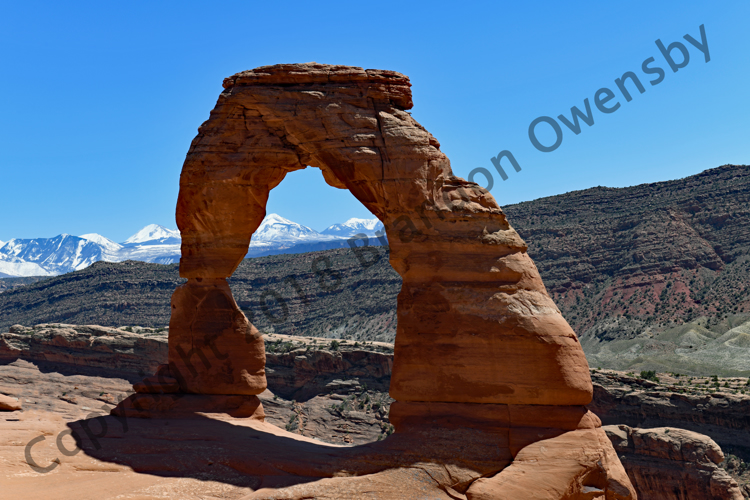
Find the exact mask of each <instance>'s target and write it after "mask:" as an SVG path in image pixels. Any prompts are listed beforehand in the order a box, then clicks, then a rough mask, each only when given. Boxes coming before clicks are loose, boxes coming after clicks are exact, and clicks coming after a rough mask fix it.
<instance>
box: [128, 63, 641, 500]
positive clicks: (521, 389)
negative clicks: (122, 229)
mask: <svg viewBox="0 0 750 500" xmlns="http://www.w3.org/2000/svg"><path fill="white" fill-rule="evenodd" d="M409 87H410V83H409V80H408V78H406V77H405V76H403V75H401V74H399V73H395V72H392V71H380V70H363V69H361V68H355V67H347V66H327V65H321V64H316V63H310V64H302V65H277V66H269V67H262V68H258V69H255V70H252V71H245V72H242V73H238V74H237V75H234V76H233V77H231V78H228V79H226V80H225V81H224V88H225V90H224V92H222V94H221V96H220V97H219V101H218V103H217V105H216V107H215V108H214V110H213V111H212V112H211V117H210V118H209V120H208V121H206V122H205V123H204V124H203V125H202V126H201V127H200V129H199V133H198V136H197V137H196V138H195V139H194V140H193V143H192V145H191V147H190V151H189V152H188V155H187V159H186V160H185V164H184V166H183V170H182V174H181V177H180V194H179V198H178V202H177V225H178V227H179V229H180V231H181V234H182V259H181V261H180V275H181V276H182V277H183V278H187V279H188V281H187V283H186V284H184V285H182V286H180V287H179V288H178V289H177V291H176V292H175V294H174V295H173V298H172V317H171V321H170V334H169V373H168V375H169V376H170V377H173V378H174V379H176V380H178V381H179V387H180V390H181V391H182V392H183V393H188V394H203V395H206V398H209V397H210V395H224V396H228V395H245V396H253V395H255V394H260V393H261V392H262V391H263V390H264V389H265V388H266V378H265V372H264V368H263V367H264V363H265V359H264V350H263V347H262V345H263V344H262V343H263V340H262V338H261V336H260V335H259V334H258V332H257V329H255V327H253V326H252V324H250V322H249V321H248V320H247V319H246V318H245V316H244V314H243V313H242V312H241V310H240V309H239V308H238V306H237V304H236V303H235V301H234V299H233V297H232V295H231V292H230V291H229V288H228V286H227V284H226V279H227V278H228V277H229V276H231V274H232V273H233V272H234V270H235V269H236V268H237V266H238V265H239V263H240V261H241V260H242V259H243V258H244V256H245V254H246V252H247V248H248V244H249V242H250V237H251V235H252V234H253V232H254V231H255V230H256V229H257V227H258V226H259V225H260V223H261V221H262V220H263V217H264V216H265V213H266V202H267V200H268V195H269V191H270V190H271V189H273V188H274V187H275V186H277V185H278V184H279V183H280V182H281V181H282V180H283V179H284V177H285V175H286V174H287V173H288V172H291V171H294V170H299V169H302V168H306V167H307V166H312V167H316V168H320V169H321V171H322V173H323V177H324V179H325V180H326V182H327V183H328V184H330V185H331V186H333V187H336V188H341V189H348V190H349V191H350V192H351V193H352V194H353V195H354V196H355V197H356V198H357V199H358V200H360V201H361V202H362V204H363V205H365V207H367V208H368V209H369V210H370V211H371V212H372V213H373V214H374V215H375V216H377V217H378V218H379V219H380V220H381V221H382V222H383V224H384V225H385V228H386V232H387V236H388V241H389V246H390V262H391V265H392V266H393V268H394V269H395V270H396V271H397V272H398V273H399V274H400V275H401V277H402V279H403V285H402V288H401V292H400V293H399V296H398V310H397V317H398V325H397V334H396V343H395V351H394V364H393V372H392V378H391V386H390V393H391V396H392V397H393V398H394V399H396V400H397V401H398V403H397V404H396V403H394V404H393V405H392V406H391V420H392V422H393V424H394V426H395V427H396V431H397V432H396V436H394V437H393V439H389V440H387V441H386V442H384V443H383V444H382V445H381V446H380V447H378V448H377V452H375V451H373V452H374V453H375V454H376V455H377V456H378V457H379V458H378V459H377V460H375V459H374V458H373V457H372V456H368V457H367V458H366V459H365V458H364V457H363V456H362V455H358V457H359V458H358V459H357V460H364V461H363V462H361V464H360V465H357V463H358V461H357V460H355V459H354V458H353V457H352V458H351V459H350V461H351V460H353V461H352V462H351V464H350V466H349V467H351V468H352V469H353V470H352V473H353V474H355V475H361V474H372V473H378V472H382V471H387V470H391V469H397V468H398V467H400V466H403V465H404V462H403V460H405V459H406V457H410V458H408V460H409V461H415V460H417V461H425V460H427V461H430V462H433V464H436V463H437V464H440V463H442V464H445V466H446V467H447V466H448V464H454V465H456V464H457V461H458V462H461V463H462V464H463V465H462V466H461V468H460V472H459V471H458V469H455V470H454V469H452V472H451V473H450V474H447V475H445V473H444V471H443V472H441V470H442V469H441V467H443V466H437V468H435V467H434V466H433V467H430V469H431V472H430V474H432V477H443V476H444V477H443V479H440V480H439V483H440V485H441V486H445V487H450V488H453V489H454V490H456V491H458V492H459V493H462V494H463V493H464V492H466V494H467V495H469V492H470V491H471V490H470V489H469V487H470V486H471V483H472V482H473V481H475V480H476V479H477V478H479V477H481V476H490V475H494V474H496V473H497V472H498V471H502V470H503V469H504V468H505V467H506V466H507V465H508V464H509V463H510V461H511V460H512V458H513V457H514V456H517V457H523V460H525V461H526V462H527V463H528V464H531V463H536V464H537V465H535V466H533V467H532V468H531V469H529V470H534V471H535V474H537V473H538V474H551V475H552V476H553V480H551V481H552V482H554V484H555V486H556V487H555V488H553V489H549V488H547V487H546V486H544V484H545V483H535V482H534V481H526V482H525V483H524V489H525V491H526V493H527V494H528V497H529V498H531V497H538V498H563V497H565V498H593V497H595V496H600V497H601V496H604V497H606V498H608V499H614V498H631V497H632V496H633V490H632V488H631V486H630V485H629V483H628V481H627V477H626V476H625V473H624V471H623V469H622V466H621V465H620V464H619V462H618V460H617V457H616V455H614V453H613V450H612V449H611V445H610V444H609V442H608V440H607V439H606V437H605V436H604V432H603V431H602V430H601V428H600V421H599V419H598V418H597V417H596V416H594V415H593V414H592V413H590V412H588V411H587V410H586V409H585V407H584V405H586V404H588V403H589V402H590V401H591V397H592V385H591V380H590V377H589V372H588V365H587V363H586V359H585V357H584V354H583V350H582V349H581V346H580V344H579V343H578V339H577V338H576V335H575V333H574V332H573V330H572V329H571V328H570V326H569V325H568V323H567V322H566V321H565V319H564V318H563V317H562V315H561V314H560V312H559V310H558V309H557V307H556V306H555V304H554V302H553V301H552V300H551V299H550V297H549V295H548V294H547V291H546V289H545V287H544V284H543V283H542V280H541V278H540V276H539V273H538V272H537V269H536V267H535V266H534V263H533V262H532V261H531V259H530V258H529V256H528V254H527V253H526V249H527V247H526V244H525V243H524V241H523V240H522V239H521V238H520V237H519V235H518V234H517V233H516V231H515V230H514V229H513V228H512V227H511V226H510V224H509V223H508V221H507V219H506V217H505V215H504V214H503V211H502V210H501V209H500V207H499V206H498V204H497V202H496V201H495V199H494V198H493V197H492V196H491V195H490V194H489V193H488V192H487V191H486V190H484V189H483V188H481V187H479V186H478V185H477V184H475V183H471V182H467V181H465V180H463V179H461V178H458V177H456V176H454V175H453V173H452V171H451V168H450V162H449V160H448V158H447V157H446V156H445V154H443V153H442V152H441V151H440V144H439V142H438V141H437V140H436V139H435V138H434V137H433V136H432V135H431V134H430V133H429V132H427V130H425V129H424V127H422V126H421V125H420V124H419V123H417V122H416V121H415V120H414V119H413V118H412V117H411V115H410V114H409V113H408V112H407V111H406V110H408V109H409V108H411V106H412V101H411V92H410V90H409ZM319 264H320V265H319V267H317V268H316V271H319V273H320V281H321V284H322V286H325V285H324V283H326V280H328V281H329V282H330V281H331V280H332V278H333V279H335V278H334V277H333V276H331V273H330V270H329V267H330V265H329V263H326V262H325V261H322V262H319ZM326 271H329V272H328V273H326ZM316 274H317V273H316ZM519 367H523V369H519ZM140 397H141V398H153V396H152V395H141V396H140ZM206 400H207V401H208V399H206ZM131 403H134V401H131ZM170 404H171V403H170ZM207 404H208V403H207ZM556 439H557V440H558V441H554V440H556ZM549 440H553V441H552V442H554V443H558V442H560V443H564V446H565V447H567V448H569V449H571V451H570V453H569V454H567V455H566V456H565V457H564V458H563V457H560V460H562V461H563V462H564V463H565V465H564V466H560V467H556V466H555V465H554V460H553V458H554V457H550V456H548V455H546V451H545V450H546V449H547V447H546V446H545V445H539V446H530V445H533V444H534V443H537V442H547V441H549ZM552 442H551V443H550V446H552ZM457 446H458V447H460V449H461V451H450V450H452V448H455V447H457ZM561 446H563V445H561ZM397 450H398V452H397V453H396V451H397ZM405 450H408V452H406V451H405ZM369 453H370V452H368V454H369ZM386 457H387V458H386ZM396 457H400V458H398V459H397V458H396ZM583 457H586V458H585V459H584V458H583ZM591 457H595V458H594V459H591ZM375 462H377V463H378V464H379V465H378V466H377V467H373V465H372V464H373V463H375ZM574 463H576V464H577V465H576V466H573V464H574ZM366 464H367V465H366ZM456 466H457V465H456ZM451 467H453V466H451ZM519 467H520V466H518V467H516V468H515V469H514V468H512V467H511V468H508V470H509V472H508V473H507V474H513V473H514V472H513V471H515V470H516V469H517V468H519ZM523 472H524V471H521V474H523ZM387 473H388V474H391V473H394V472H387ZM504 473H505V471H503V472H500V474H499V475H497V476H496V477H500V478H502V477H505V476H503V474H504ZM328 474H331V470H330V467H328V468H326V473H325V476H327V475H328ZM435 474H436V475H437V476H435ZM527 477H528V476H527ZM352 484H354V483H352ZM558 486H559V488H558ZM560 488H561V489H560ZM591 488H593V489H591ZM319 489H320V488H319V485H314V486H309V487H305V488H302V489H301V490H303V491H302V492H301V493H300V491H299V490H298V491H297V492H295V493H294V494H291V493H290V496H289V498H297V496H295V495H308V496H309V495H313V496H316V495H317V493H313V492H317V491H319ZM501 490H502V488H501ZM561 495H562V496H561ZM511 496H512V495H511ZM282 497H284V498H287V497H286V496H283V495H282ZM279 498H281V497H279ZM498 498H500V497H498ZM502 498H505V497H502Z"/></svg>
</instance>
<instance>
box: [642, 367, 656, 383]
mask: <svg viewBox="0 0 750 500" xmlns="http://www.w3.org/2000/svg"><path fill="white" fill-rule="evenodd" d="M641 378H642V379H644V380H650V381H652V382H657V383H658V382H659V377H657V376H656V372H655V371H654V370H644V371H642V372H641Z"/></svg>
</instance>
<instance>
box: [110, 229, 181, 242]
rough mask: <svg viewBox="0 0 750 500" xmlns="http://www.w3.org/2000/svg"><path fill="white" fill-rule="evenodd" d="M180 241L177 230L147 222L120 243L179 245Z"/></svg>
mask: <svg viewBox="0 0 750 500" xmlns="http://www.w3.org/2000/svg"><path fill="white" fill-rule="evenodd" d="M181 241H182V240H181V239H180V232H179V231H177V230H175V229H167V228H166V227H164V226H160V225H158V224H149V225H148V226H146V227H144V228H143V229H141V230H140V231H138V232H137V233H135V234H134V235H133V236H131V237H130V238H128V239H127V240H125V242H124V243H123V244H122V245H123V246H129V245H174V244H177V245H179V244H180V242H181Z"/></svg>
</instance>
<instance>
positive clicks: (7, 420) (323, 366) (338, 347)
mask: <svg viewBox="0 0 750 500" xmlns="http://www.w3.org/2000/svg"><path fill="white" fill-rule="evenodd" d="M13 331H14V332H16V333H7V334H3V335H0V394H6V395H11V396H14V397H17V398H19V399H20V401H21V403H22V405H23V411H22V412H12V413H2V414H0V415H1V416H2V417H4V419H0V431H1V432H2V434H1V435H2V444H0V460H1V461H0V463H1V464H4V465H3V471H2V472H0V474H4V475H5V477H6V478H7V479H8V480H9V481H10V483H9V484H16V485H17V487H18V488H19V490H18V491H23V487H24V486H23V484H24V483H23V479H22V478H24V477H29V476H30V475H31V476H33V475H37V474H39V473H38V472H33V473H32V471H31V470H30V469H29V467H28V464H27V463H26V461H25V459H23V458H22V456H23V448H24V446H25V445H26V444H27V443H28V442H29V440H31V439H33V438H34V437H37V436H38V435H40V433H41V434H42V435H45V436H48V437H50V436H53V437H54V436H59V433H60V432H61V431H63V430H65V429H67V428H69V427H68V424H69V423H70V422H76V421H79V420H81V419H88V420H91V419H94V421H97V422H100V421H101V419H100V420H96V419H97V418H98V416H101V415H106V414H108V413H109V410H110V409H111V408H113V407H114V406H115V405H116V404H117V403H118V402H119V401H121V400H122V399H124V398H125V397H127V396H128V395H129V394H130V393H132V384H133V383H135V382H137V381H140V380H141V378H142V376H143V374H144V373H147V372H149V373H150V372H152V371H153V367H154V366H156V365H157V364H158V363H159V362H160V359H158V358H160V357H162V356H165V353H166V351H165V350H163V349H162V347H159V346H160V345H163V347H165V346H166V332H165V331H157V330H156V329H148V328H138V327H126V328H124V329H114V328H105V327H95V326H88V327H80V326H71V325H39V326H36V327H33V328H26V327H21V326H16V327H14V328H13ZM264 338H265V342H266V355H267V376H268V381H269V390H267V391H266V392H264V393H263V394H261V396H260V397H261V400H262V402H263V406H264V408H265V412H266V420H267V422H268V423H270V424H273V425H274V426H276V427H277V428H278V429H280V431H278V432H283V433H284V435H286V436H292V437H294V436H296V437H294V439H303V440H304V439H315V440H316V442H321V443H330V444H331V445H332V446H369V445H368V443H377V442H379V441H384V440H386V438H388V436H389V435H390V434H391V433H392V432H393V427H392V426H391V424H390V422H389V421H388V411H389V407H390V404H391V402H392V400H391V399H390V397H389V396H388V384H389V380H390V369H391V366H392V355H393V346H392V345H391V344H388V343H381V342H359V341H346V340H336V339H326V338H315V337H298V336H286V335H277V334H268V335H265V336H264ZM146 351H147V352H148V353H150V356H149V355H146V354H145V352H146ZM83 353H86V356H87V358H86V360H87V361H86V362H87V364H86V365H81V364H79V365H75V364H72V362H71V361H72V360H75V359H82V358H81V356H82V354H83ZM160 353H161V354H160ZM19 354H22V356H20V357H19V356H18V355H19ZM138 359H140V360H141V361H140V364H139V363H138V362H137V360H138ZM592 380H593V382H594V388H595V398H594V402H593V403H592V405H591V409H592V410H594V411H595V412H596V413H597V414H598V415H599V416H600V418H601V419H602V421H603V423H604V424H616V425H614V426H610V427H609V428H608V431H607V432H608V434H609V437H610V439H611V440H613V443H615V441H617V443H615V444H616V447H617V446H620V448H621V449H620V455H621V459H623V458H622V457H626V458H627V457H630V458H629V459H630V460H631V463H632V464H633V466H632V467H631V469H632V471H633V472H632V473H633V474H635V475H634V476H632V477H631V479H632V480H633V481H634V482H635V481H636V480H637V481H641V483H642V484H644V485H648V484H651V486H649V487H650V488H652V489H654V488H656V486H655V485H656V483H654V479H653V477H654V476H653V473H652V472H649V471H648V470H649V467H650V468H652V469H653V468H654V467H656V468H657V469H659V468H663V469H664V470H671V471H672V472H671V474H674V470H675V463H674V460H677V461H682V462H684V464H683V465H681V466H679V467H690V470H693V471H694V472H691V476H690V477H691V478H692V479H691V481H697V482H700V481H704V482H705V483H706V484H709V483H711V481H712V480H711V478H712V477H713V478H714V479H713V482H714V483H715V482H716V481H719V482H720V483H721V484H724V485H725V486H727V484H728V483H727V481H729V479H727V478H728V477H729V476H731V477H732V478H734V479H735V480H736V481H737V482H738V483H739V487H740V488H742V491H743V493H744V495H745V497H746V498H750V472H748V467H747V463H748V462H750V438H748V436H749V435H750V433H748V432H747V430H748V429H750V417H748V415H750V411H748V410H750V385H748V384H749V383H750V382H748V379H747V378H742V377H727V378H725V377H718V376H717V377H694V376H686V375H682V374H677V373H650V372H643V373H637V374H636V373H627V372H618V371H613V370H598V369H593V370H592ZM107 418H108V419H110V420H108V424H107V425H109V426H110V427H114V428H116V426H117V425H120V424H118V423H117V420H114V419H113V417H107ZM222 418H224V417H222ZM129 420H133V419H129ZM135 420H140V419H135ZM224 420H226V418H224ZM230 420H231V419H230ZM240 420H241V419H240ZM240 424H242V422H240ZM97 425H98V424H97ZM160 425H164V426H167V425H174V424H169V423H162V424H160ZM182 425H183V424H179V425H177V426H176V427H174V429H173V430H174V431H175V432H177V431H178V430H179V431H180V432H182V431H184V428H183V427H181V426H182ZM242 425H244V424H242ZM618 425H619V427H618ZM626 426H629V427H627V428H626ZM92 427H93V424H92ZM641 428H643V429H647V428H656V429H662V430H661V431H658V432H657V431H653V432H652V434H648V436H650V437H648V436H647V437H648V439H651V441H653V443H652V444H651V445H648V446H646V445H644V444H643V439H646V438H642V437H641V434H640V433H642V431H643V432H645V431H644V430H643V429H641ZM675 428H678V429H677V430H676V431H674V430H673V431H671V434H670V429H675ZM628 429H630V430H628ZM680 429H686V430H684V431H681V430H680ZM141 430H143V432H147V430H145V429H141ZM678 431H679V432H683V433H684V432H690V431H695V432H693V433H692V434H686V435H684V436H683V435H681V434H679V432H678ZM84 432H85V431H84ZM91 432H92V433H94V434H97V433H100V432H101V428H99V427H96V428H94V429H92V430H91ZM148 432H151V431H148ZM274 432H276V431H274ZM623 432H624V433H625V434H623ZM654 432H655V434H654ZM696 433H700V434H696ZM677 435H679V436H682V437H680V438H679V439H678V440H677V441H675V439H676V438H675V436H677ZM706 435H707V436H710V438H712V439H713V441H715V442H716V443H719V444H720V445H721V447H722V448H723V449H724V453H725V454H726V460H723V461H722V460H721V459H720V454H721V450H720V449H719V448H718V446H717V445H716V444H715V443H714V444H711V443H713V441H711V439H710V438H709V437H706ZM696 436H698V437H696ZM700 436H702V437H700ZM55 439H56V437H55ZM66 439H70V438H65V436H63V439H62V441H63V443H64V444H65V445H66V446H68V447H69V448H70V449H74V445H73V442H72V441H71V442H68V441H66ZM113 439H114V438H113ZM169 439H171V438H169ZM201 439H203V438H202V437H201ZM206 439H208V438H206ZM48 441H50V440H49V439H48ZM209 441H210V440H209ZM618 443H619V444H618ZM654 443H656V444H654ZM690 443H693V444H690ZM696 443H697V444H696ZM290 446H291V445H290ZM644 446H645V448H644ZM675 446H677V448H680V447H683V448H684V449H685V450H687V449H700V450H703V451H701V452H700V453H699V455H700V457H702V458H700V457H699V458H700V460H699V462H700V463H698V462H696V461H695V460H697V459H695V460H694V459H693V458H695V457H693V458H689V457H688V458H685V457H687V455H685V456H683V455H684V454H683V455H679V456H672V455H673V454H670V453H667V452H666V451H658V452H657V451H654V450H657V449H658V450H668V449H671V448H674V447H675ZM696 446H697V448H696ZM690 447H692V448H690ZM33 450H34V454H35V455H34V457H36V456H37V455H38V460H37V459H36V458H35V460H37V461H38V462H39V464H40V465H45V466H49V464H51V463H52V460H53V459H55V458H58V459H59V460H60V461H61V462H60V463H61V467H60V468H59V470H58V472H57V473H66V474H67V473H70V474H72V475H73V476H74V478H75V480H73V481H72V482H71V484H72V485H78V486H75V487H76V488H78V487H82V486H81V483H79V481H81V480H83V479H82V477H79V476H81V474H80V473H81V472H82V471H85V473H86V474H87V475H93V476H97V475H101V473H102V472H113V471H117V472H119V473H125V472H127V471H126V469H123V468H121V467H115V466H113V465H111V464H108V463H105V462H106V461H105V462H101V461H97V460H94V459H91V458H90V457H89V459H87V460H89V461H90V462H86V463H88V465H86V464H85V463H80V462H78V461H79V460H82V458H81V456H80V455H77V457H78V458H74V459H70V460H72V462H69V459H68V458H67V456H62V457H60V456H59V453H58V454H57V455H55V456H53V455H54V453H55V447H54V446H53V445H52V442H51V441H50V443H46V444H44V443H40V444H39V445H34V447H33ZM649 450H651V451H649ZM711 450H714V451H711ZM715 450H719V451H715ZM163 452H164V453H167V452H168V448H165V449H164V451H163ZM160 453H161V452H160ZM717 453H718V455H717ZM693 455H695V454H693ZM693 455H690V456H691V457H692V456H693ZM696 456H697V455H696ZM717 457H718V458H717ZM45 460H46V462H45ZM91 460H93V461H91ZM42 462H43V464H42ZM717 462H718V467H717ZM68 463H71V464H73V465H71V466H70V467H66V466H65V465H66V464H68ZM701 464H702V465H701ZM636 465H637V467H636ZM719 467H721V468H722V469H723V470H725V471H726V472H728V473H729V476H721V474H722V473H721V472H719ZM628 472H629V474H630V473H631V470H628ZM129 474H130V473H129V472H128V473H125V474H118V475H117V477H118V478H121V480H122V483H123V484H128V485H130V484H131V480H132V479H133V478H130V477H129ZM663 474H666V472H664V473H663ZM663 474H662V475H663ZM48 475H51V474H46V475H45V476H44V481H48V479H47V476H48ZM157 476H158V475H157ZM636 476H637V477H636ZM39 477H41V476H39ZM206 477H208V476H206ZM222 477H223V476H222ZM151 479H153V480H154V481H155V482H150V481H151ZM151 479H149V481H147V483H148V486H143V485H144V484H146V483H144V482H143V480H142V478H140V479H138V480H133V481H134V482H132V484H133V485H135V486H138V488H141V487H143V488H146V489H149V488H151V490H153V491H162V492H163V491H176V490H174V488H178V486H177V485H178V484H181V483H180V481H182V480H177V479H175V478H174V477H173V478H169V479H163V478H162V479H158V480H157V479H154V478H151ZM183 479H184V481H183V482H187V483H189V484H190V485H191V486H189V487H187V488H188V489H190V488H194V487H195V488H197V489H195V491H196V492H201V491H203V490H202V489H200V488H198V486H196V485H195V484H193V483H192V482H191V481H190V480H187V479H185V478H183ZM256 479H257V478H256ZM256 479H253V481H256ZM92 480H93V479H92ZM119 480H120V479H118V481H119ZM245 480H247V481H249V479H247V478H245V479H243V481H245ZM86 481H88V479H86ZM238 481H239V483H242V481H240V480H239V479H238ZM219 483H221V484H218V483H217V484H216V485H215V487H216V488H217V490H216V491H217V493H216V495H217V497H220V498H238V497H240V496H241V495H243V494H246V493H247V492H248V491H252V487H253V485H251V484H249V483H248V484H245V485H244V486H242V485H241V484H235V485H233V486H231V487H229V486H227V485H226V484H223V483H222V482H221V481H219ZM657 483H658V482H657ZM196 484H197V483H196ZM253 484H255V483H253ZM672 484H673V486H674V487H675V488H677V487H678V486H679V482H678V481H676V480H675V482H674V483H672ZM696 484H697V483H696ZM255 485H256V486H257V484H255ZM730 486H731V485H730ZM123 487H124V486H123ZM49 488H53V485H52V483H50V484H49ZM128 488H130V486H128ZM180 488H181V486H180ZM212 488H213V486H212ZM248 488H249V489H248ZM678 489H679V488H678ZM151 490H149V491H151ZM49 491H50V494H49V495H50V496H45V495H44V494H41V495H40V496H39V498H56V497H55V496H54V495H53V494H52V492H53V491H54V489H50V490H49ZM127 491H131V490H130V489H128V490H127ZM132 491H135V490H132ZM138 491H141V490H138ZM144 491H145V490H144ZM186 491H187V490H186ZM191 491H192V490H191ZM219 491H220V492H221V494H219V493H218V492H219ZM675 491H677V490H675ZM727 491H728V490H727ZM141 493H142V491H141V492H140V493H138V494H139V495H140V494H141ZM204 493H205V492H204ZM204 493H201V494H204ZM133 494H134V495H135V493H133ZM191 494H192V493H191ZM197 494H198V493H196V495H197ZM186 495H187V494H186ZM221 495H224V496H221ZM198 497H199V496H196V497H195V498H198ZM81 498H88V497H86V496H85V495H84V496H82V497H81ZM129 498H152V497H149V496H132V497H129ZM185 498H194V497H190V496H186V497H185ZM200 498H204V497H200ZM654 498H659V497H658V496H657V497H654ZM665 498H667V497H665ZM670 498H671V497H670ZM675 498H681V497H678V496H676V497H675Z"/></svg>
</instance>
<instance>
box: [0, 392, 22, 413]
mask: <svg viewBox="0 0 750 500" xmlns="http://www.w3.org/2000/svg"><path fill="white" fill-rule="evenodd" d="M21 408H23V404H22V403H21V401H20V400H18V399H16V398H14V397H11V396H6V395H5V394H0V411H17V410H20V409H21Z"/></svg>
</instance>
